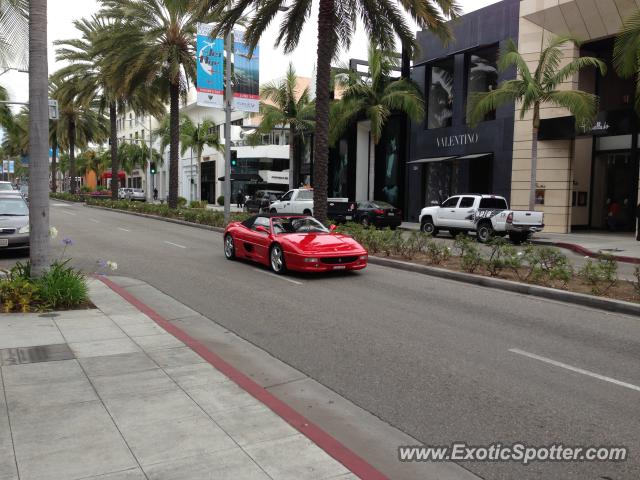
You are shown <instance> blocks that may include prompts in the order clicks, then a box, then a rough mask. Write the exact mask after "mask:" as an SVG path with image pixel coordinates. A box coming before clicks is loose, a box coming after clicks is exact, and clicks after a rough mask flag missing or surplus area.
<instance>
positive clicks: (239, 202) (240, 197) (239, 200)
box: [236, 190, 244, 208]
mask: <svg viewBox="0 0 640 480" xmlns="http://www.w3.org/2000/svg"><path fill="white" fill-rule="evenodd" d="M243 198H244V195H243V194H242V190H238V193H236V204H237V206H238V208H242V200H243Z"/></svg>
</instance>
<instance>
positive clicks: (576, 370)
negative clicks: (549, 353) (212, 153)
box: [509, 348, 640, 392]
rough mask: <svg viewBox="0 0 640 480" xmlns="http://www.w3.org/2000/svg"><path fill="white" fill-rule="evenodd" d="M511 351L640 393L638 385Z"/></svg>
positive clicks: (545, 358)
mask: <svg viewBox="0 0 640 480" xmlns="http://www.w3.org/2000/svg"><path fill="white" fill-rule="evenodd" d="M509 351H510V352H511V353H517V354H518V355H522V356H525V357H529V358H533V359H534V360H539V361H541V362H545V363H548V364H550V365H555V366H556V367H560V368H564V369H566V370H570V371H572V372H576V373H581V374H582V375H586V376H588V377H593V378H597V379H598V380H602V381H605V382H609V383H613V384H614V385H618V386H620V387H625V388H629V389H631V390H635V391H637V392H640V387H639V386H638V385H634V384H632V383H627V382H621V381H620V380H616V379H615V378H611V377H606V376H604V375H600V374H599V373H595V372H590V371H589V370H584V369H582V368H578V367H573V366H571V365H567V364H566V363H562V362H558V361H556V360H553V359H551V358H547V357H542V356H540V355H536V354H535V353H529V352H525V351H524V350H520V349H518V348H510V349H509Z"/></svg>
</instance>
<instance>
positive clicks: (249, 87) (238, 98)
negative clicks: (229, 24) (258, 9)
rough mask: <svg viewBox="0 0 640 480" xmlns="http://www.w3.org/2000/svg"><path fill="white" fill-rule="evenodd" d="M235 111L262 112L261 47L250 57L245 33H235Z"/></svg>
mask: <svg viewBox="0 0 640 480" xmlns="http://www.w3.org/2000/svg"><path fill="white" fill-rule="evenodd" d="M233 50H234V55H233V79H234V82H233V109H234V110H237V111H241V112H254V113H257V112H259V111H260V47H259V46H256V48H254V50H253V54H252V55H251V56H249V46H248V45H247V44H246V43H244V32H242V31H241V30H235V31H234V32H233Z"/></svg>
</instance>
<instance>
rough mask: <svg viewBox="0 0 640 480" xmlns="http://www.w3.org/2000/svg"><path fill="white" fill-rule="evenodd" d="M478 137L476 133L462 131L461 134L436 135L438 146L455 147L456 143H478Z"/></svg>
mask: <svg viewBox="0 0 640 480" xmlns="http://www.w3.org/2000/svg"><path fill="white" fill-rule="evenodd" d="M479 140H480V137H479V136H478V134H477V133H475V132H474V133H463V134H461V135H449V136H447V137H436V145H437V146H438V148H445V147H456V146H458V145H473V144H474V143H478V141H479Z"/></svg>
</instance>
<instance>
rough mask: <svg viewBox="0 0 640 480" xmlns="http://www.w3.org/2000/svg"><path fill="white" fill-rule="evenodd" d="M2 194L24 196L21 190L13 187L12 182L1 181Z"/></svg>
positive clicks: (0, 190)
mask: <svg viewBox="0 0 640 480" xmlns="http://www.w3.org/2000/svg"><path fill="white" fill-rule="evenodd" d="M0 194H1V195H4V196H6V195H15V196H16V197H20V198H22V193H21V192H20V190H16V189H15V188H13V184H12V183H11V182H0Z"/></svg>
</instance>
